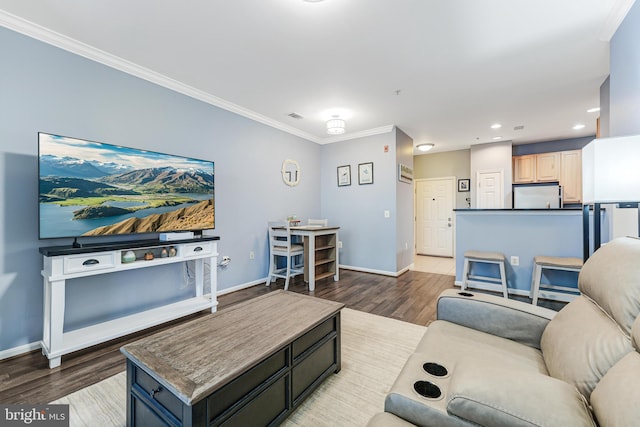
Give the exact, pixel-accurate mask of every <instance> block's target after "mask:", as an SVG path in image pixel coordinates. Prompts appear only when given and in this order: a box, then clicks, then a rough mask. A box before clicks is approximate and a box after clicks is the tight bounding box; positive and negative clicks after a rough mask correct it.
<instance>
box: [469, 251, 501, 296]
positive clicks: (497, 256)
mask: <svg viewBox="0 0 640 427" xmlns="http://www.w3.org/2000/svg"><path fill="white" fill-rule="evenodd" d="M505 260H506V257H505V256H504V255H503V254H501V253H499V252H481V251H466V252H465V253H464V269H463V271H462V284H461V285H460V288H461V289H462V290H465V289H467V288H468V287H469V285H482V284H486V283H487V282H489V283H500V284H501V285H502V293H503V295H504V297H505V298H509V291H508V288H507V274H506V272H505V267H504V263H505ZM472 262H475V263H485V264H497V265H498V266H499V267H500V277H490V276H479V275H473V276H472V275H470V274H469V273H470V267H471V266H470V264H471V263H472ZM478 279H479V280H478Z"/></svg>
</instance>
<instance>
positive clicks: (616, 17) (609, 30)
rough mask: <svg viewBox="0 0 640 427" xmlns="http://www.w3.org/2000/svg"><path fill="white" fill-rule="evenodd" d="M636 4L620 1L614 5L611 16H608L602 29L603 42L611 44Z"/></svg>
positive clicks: (631, 1)
mask: <svg viewBox="0 0 640 427" xmlns="http://www.w3.org/2000/svg"><path fill="white" fill-rule="evenodd" d="M634 3H635V0H618V1H616V2H615V3H614V5H613V7H612V8H611V11H610V12H609V16H607V19H606V21H605V22H604V25H603V26H602V29H601V30H600V37H599V39H600V40H602V41H603V42H610V41H611V38H613V36H614V35H615V33H616V31H617V30H618V27H620V24H621V23H622V21H623V20H624V18H625V16H627V13H629V10H630V9H631V6H633V4H634Z"/></svg>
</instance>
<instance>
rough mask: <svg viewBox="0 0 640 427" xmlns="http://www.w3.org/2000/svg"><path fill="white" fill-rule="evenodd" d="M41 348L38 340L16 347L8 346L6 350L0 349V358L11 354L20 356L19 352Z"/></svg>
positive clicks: (23, 352)
mask: <svg viewBox="0 0 640 427" xmlns="http://www.w3.org/2000/svg"><path fill="white" fill-rule="evenodd" d="M40 348H42V347H41V346H40V341H36V342H32V343H29V344H25V345H20V346H18V347H13V348H9V349H7V350H2V351H0V360H4V359H8V358H10V357H13V356H20V355H21V354H25V353H30V352H32V351H33V350H38V349H40Z"/></svg>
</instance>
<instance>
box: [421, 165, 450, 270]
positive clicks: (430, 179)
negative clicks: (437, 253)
mask: <svg viewBox="0 0 640 427" xmlns="http://www.w3.org/2000/svg"><path fill="white" fill-rule="evenodd" d="M443 179H450V180H452V181H453V185H452V186H451V200H452V201H453V209H456V204H457V199H456V189H457V187H456V183H457V182H458V181H457V178H456V177H455V176H441V177H437V178H422V179H414V180H413V233H414V236H413V241H414V245H413V254H414V256H415V255H417V254H418V183H419V182H426V181H441V180H443ZM451 227H452V230H451V238H452V240H453V241H452V244H451V248H452V252H453V253H452V256H453V257H454V258H455V254H456V216H455V212H452V213H451Z"/></svg>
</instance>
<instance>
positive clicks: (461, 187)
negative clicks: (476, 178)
mask: <svg viewBox="0 0 640 427" xmlns="http://www.w3.org/2000/svg"><path fill="white" fill-rule="evenodd" d="M465 191H471V180H470V179H459V180H458V192H460V193H462V192H465Z"/></svg>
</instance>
